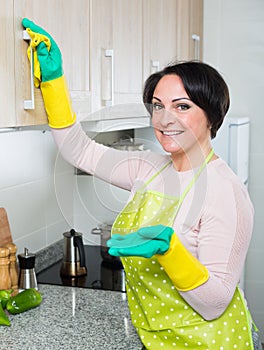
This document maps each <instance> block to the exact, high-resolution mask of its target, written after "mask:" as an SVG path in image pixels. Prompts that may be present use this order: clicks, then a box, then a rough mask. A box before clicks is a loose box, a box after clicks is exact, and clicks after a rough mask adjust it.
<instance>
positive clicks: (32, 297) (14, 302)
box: [6, 288, 42, 315]
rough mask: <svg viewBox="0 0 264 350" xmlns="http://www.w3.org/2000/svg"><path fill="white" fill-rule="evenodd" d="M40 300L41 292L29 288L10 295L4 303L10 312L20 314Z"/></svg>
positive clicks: (37, 304)
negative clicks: (12, 295)
mask: <svg viewBox="0 0 264 350" xmlns="http://www.w3.org/2000/svg"><path fill="white" fill-rule="evenodd" d="M41 302H42V296H41V294H40V293H39V292H38V291H37V290H36V289H34V288H29V289H25V290H23V292H21V293H19V294H17V295H15V296H14V297H11V298H10V299H9V300H8V302H7V304H6V309H7V311H8V312H9V313H10V314H13V315H14V314H20V313H21V312H25V311H27V310H30V309H33V308H34V307H37V306H39V304H40V303H41Z"/></svg>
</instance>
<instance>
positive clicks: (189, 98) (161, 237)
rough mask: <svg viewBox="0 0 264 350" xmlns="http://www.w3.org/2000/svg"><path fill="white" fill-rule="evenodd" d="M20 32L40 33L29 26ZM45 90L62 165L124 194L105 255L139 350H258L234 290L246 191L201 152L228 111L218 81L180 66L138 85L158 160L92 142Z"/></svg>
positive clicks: (246, 227) (65, 101) (203, 70)
mask: <svg viewBox="0 0 264 350" xmlns="http://www.w3.org/2000/svg"><path fill="white" fill-rule="evenodd" d="M24 25H26V26H29V27H30V28H31V30H32V31H33V32H42V31H43V30H42V29H41V28H39V27H38V26H36V25H34V24H33V23H32V22H30V21H27V22H24ZM52 45H53V44H52ZM55 48H56V46H55ZM34 49H35V50H36V53H37V56H38V55H40V57H41V60H40V68H41V71H42V70H45V69H46V68H47V66H48V68H49V69H51V70H52V65H51V64H50V61H49V59H48V56H49V53H48V51H47V50H45V52H46V51H47V52H46V54H47V57H46V56H45V57H43V56H42V51H41V50H39V48H38V47H37V48H34ZM41 49H43V45H42V46H41ZM43 60H46V61H45V62H44V63H45V64H41V63H43ZM61 63H62V62H61ZM58 79H59V82H58ZM54 83H61V79H60V77H59V78H57V79H53V80H51V81H50V82H49V83H48V84H47V83H46V82H42V83H41V85H42V84H44V86H42V88H43V87H45V89H46V92H45V94H44V95H45V96H44V103H45V106H46V108H48V109H49V113H48V115H49V117H50V118H51V120H52V121H53V123H52V125H51V128H52V134H53V136H54V139H55V142H56V143H57V145H58V148H59V150H60V152H61V154H62V156H63V157H64V158H65V159H66V160H68V161H69V162H70V163H71V164H73V165H75V166H76V167H77V168H79V169H81V170H83V171H85V172H88V173H90V174H93V175H94V176H96V177H99V178H101V179H102V180H104V181H106V182H109V183H111V184H113V185H115V186H117V187H120V188H123V189H126V190H128V191H130V192H131V196H130V198H129V201H128V203H127V205H126V206H125V208H124V209H123V210H122V211H121V213H120V214H119V215H118V216H117V218H116V221H115V223H114V224H113V226H112V238H111V240H110V241H109V242H108V245H109V246H110V247H111V251H112V252H113V255H116V256H120V257H121V260H122V263H123V266H124V269H125V271H126V292H127V300H128V303H129V307H130V313H131V318H132V322H133V324H134V326H135V327H136V330H137V333H138V335H139V337H140V339H141V341H142V343H143V344H144V346H145V348H146V349H151V350H158V349H161V348H162V347H163V348H166V350H169V349H175V348H177V349H185V348H186V347H188V348H190V349H196V348H204V349H211V348H212V347H213V348H218V349H220V348H224V349H226V350H231V349H235V348H237V349H251V350H253V349H254V350H255V349H258V347H257V345H256V344H257V342H258V339H257V338H258V336H257V328H256V327H255V326H254V323H253V321H252V319H251V316H250V313H249V311H248V309H247V307H246V303H245V300H244V297H243V293H242V292H241V291H240V289H239V287H238V283H239V279H240V276H241V274H242V271H243V265H244V262H245V258H246V254H247V250H248V247H249V243H250V239H251V234H252V227H253V215H254V210H253V206H252V203H251V200H250V198H249V195H248V192H247V189H246V188H245V186H244V185H243V184H242V183H241V181H240V180H239V178H238V177H237V176H236V175H235V174H234V173H233V172H232V170H231V169H230V168H229V167H228V165H227V164H226V163H225V162H224V161H223V160H222V159H220V158H218V157H217V155H214V151H213V149H212V147H211V143H210V140H211V138H213V137H215V135H216V132H217V130H218V129H219V127H220V126H221V124H222V122H223V119H224V117H225V114H226V112H227V110H228V107H229V94H228V88H227V86H226V84H225V82H224V80H223V79H222V77H221V76H220V75H219V73H218V72H217V71H216V70H215V69H214V68H212V67H210V66H208V65H206V64H204V63H200V62H186V63H180V64H175V65H173V66H169V67H167V68H165V69H164V70H163V71H161V72H158V73H155V74H153V75H151V76H150V78H149V79H148V80H147V82H146V85H145V89H144V96H143V100H144V103H145V104H146V107H147V109H148V110H149V111H150V113H151V115H152V122H153V126H154V128H155V133H156V136H157V138H158V140H159V141H160V143H161V144H162V146H163V148H164V149H165V150H166V151H168V153H169V154H162V155H161V154H156V153H153V152H147V151H145V152H144V151H142V152H130V151H120V150H116V149H112V148H109V147H106V146H103V145H101V144H98V143H96V142H95V141H93V140H91V139H90V138H89V137H88V136H87V135H86V133H85V132H84V131H83V130H82V127H81V125H80V124H79V123H78V122H75V119H74V118H73V116H74V112H73V111H72V110H71V106H70V103H69V95H68V92H67V85H66V84H61V85H60V97H61V98H60V99H59V100H58V93H57V92H58V89H53V88H52V87H53V86H54ZM47 97H48V99H47ZM62 105H65V106H68V107H69V108H68V110H67V111H68V112H69V114H68V116H70V122H69V120H68V119H67V118H65V116H64V115H62V114H61V113H58V106H59V107H62ZM59 110H60V111H62V110H63V108H60V109H59ZM67 111H66V112H67ZM66 112H65V113H66ZM66 114H67V113H66ZM65 120H66V121H67V122H65ZM109 252H110V250H109ZM255 343H256V344H255Z"/></svg>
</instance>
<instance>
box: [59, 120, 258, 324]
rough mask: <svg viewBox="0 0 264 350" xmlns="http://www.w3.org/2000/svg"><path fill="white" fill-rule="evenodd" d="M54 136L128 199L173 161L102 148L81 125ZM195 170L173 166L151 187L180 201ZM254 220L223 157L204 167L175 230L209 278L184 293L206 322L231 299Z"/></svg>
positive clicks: (74, 160)
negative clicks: (124, 191) (127, 196)
mask: <svg viewBox="0 0 264 350" xmlns="http://www.w3.org/2000/svg"><path fill="white" fill-rule="evenodd" d="M52 133H53V137H54V139H55V142H56V143H57V145H58V148H59V150H60V152H61V154H62V156H63V157H64V158H65V159H66V160H67V161H68V162H69V163H71V164H73V165H74V166H75V167H77V168H79V169H82V170H83V171H85V172H88V173H90V174H93V175H94V176H96V177H98V178H100V179H102V180H104V181H107V182H109V183H111V184H113V185H115V186H118V187H120V188H123V189H125V190H128V191H130V192H131V196H130V198H131V197H132V195H133V194H134V193H135V191H136V190H137V189H138V188H139V187H140V186H141V185H142V184H143V183H146V181H147V180H149V179H150V178H151V177H152V176H153V175H154V174H155V173H157V171H159V170H160V169H161V168H162V166H163V165H165V164H166V163H168V162H169V161H170V156H169V155H165V154H164V155H163V154H155V153H153V152H144V151H139V152H129V151H119V150H115V149H112V148H109V147H106V146H104V145H101V144H98V143H96V142H95V141H93V140H91V139H90V138H89V137H88V136H87V135H86V134H85V132H84V131H83V130H82V128H81V126H80V124H79V123H76V124H74V125H73V126H71V127H69V128H65V129H53V130H52ZM196 170H197V169H194V170H189V171H184V172H178V171H176V169H175V168H174V167H173V164H172V163H171V164H169V166H168V167H166V168H165V169H164V170H163V171H162V172H161V173H160V174H159V175H158V176H157V177H155V179H154V180H153V181H151V182H150V183H149V184H148V188H149V189H152V190H155V191H158V192H162V193H165V194H169V195H173V196H177V197H179V196H180V195H181V193H182V192H183V191H184V189H185V188H186V187H187V186H188V184H189V183H190V181H191V179H192V178H193V176H194V172H195V171H196ZM253 216H254V210H253V206H252V203H251V200H250V198H249V195H248V192H247V189H246V188H245V186H244V184H242V183H241V181H240V179H239V178H238V177H237V176H236V175H235V174H234V173H233V171H232V170H231V169H230V168H229V166H228V165H227V164H226V163H225V162H224V161H223V160H222V159H221V158H218V159H216V160H214V161H211V162H210V163H209V164H208V165H207V166H206V168H205V169H204V171H203V172H202V174H201V175H200V176H199V178H198V180H197V181H196V182H195V184H194V186H192V188H191V190H190V191H189V192H188V194H187V196H186V197H185V199H184V201H183V203H182V205H181V207H180V210H179V212H178V214H177V216H176V219H175V222H174V224H173V229H174V231H175V232H176V233H177V235H178V237H179V239H180V240H181V242H182V243H183V245H184V246H185V247H186V248H187V249H188V250H189V251H190V252H191V253H192V254H193V255H194V256H195V257H196V258H197V259H198V260H199V261H200V262H201V263H202V264H204V265H205V266H206V267H207V269H208V271H209V276H210V277H209V279H208V281H207V282H206V283H204V284H202V285H201V286H199V287H197V288H195V289H193V290H190V291H187V292H180V293H181V295H182V297H183V298H184V299H185V300H186V301H187V302H188V303H189V304H190V305H191V306H192V307H193V308H194V309H195V310H196V311H197V312H199V313H200V314H201V315H202V316H203V317H204V318H205V319H206V320H212V319H215V318H217V317H219V316H220V315H221V314H222V313H223V312H224V311H225V309H226V307H227V306H228V304H229V302H230V301H231V299H232V297H233V294H234V291H235V288H236V286H237V285H238V283H239V280H240V277H241V275H242V271H243V265H244V262H245V258H246V254H247V250H248V247H249V243H250V239H251V235H252V228H253Z"/></svg>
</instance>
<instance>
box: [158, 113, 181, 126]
mask: <svg viewBox="0 0 264 350" xmlns="http://www.w3.org/2000/svg"><path fill="white" fill-rule="evenodd" d="M175 122H177V117H176V116H175V115H174V114H173V113H172V112H171V111H170V110H168V109H164V110H163V113H162V116H161V118H160V123H161V125H162V126H168V125H170V124H174V123H175Z"/></svg>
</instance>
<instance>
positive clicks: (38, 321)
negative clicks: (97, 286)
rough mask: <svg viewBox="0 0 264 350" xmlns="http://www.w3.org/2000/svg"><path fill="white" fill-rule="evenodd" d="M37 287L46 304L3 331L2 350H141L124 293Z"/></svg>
mask: <svg viewBox="0 0 264 350" xmlns="http://www.w3.org/2000/svg"><path fill="white" fill-rule="evenodd" d="M38 287H39V291H40V293H41V294H42V296H43V302H42V304H41V305H40V306H39V307H37V308H35V309H31V310H29V311H26V312H24V313H21V314H18V315H10V316H9V318H10V321H11V326H10V327H4V326H1V327H0V344H1V350H21V349H26V350H57V349H63V350H68V349H74V350H86V349H92V350H103V349H108V350H118V349H119V350H122V349H125V350H141V348H142V345H141V342H140V340H139V338H138V336H137V334H136V331H135V329H134V327H133V326H132V323H131V319H130V314H129V309H128V306H127V300H126V294H125V293H121V292H112V291H102V290H94V289H87V288H75V287H63V286H53V285H43V284H40V285H39V286H38Z"/></svg>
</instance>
